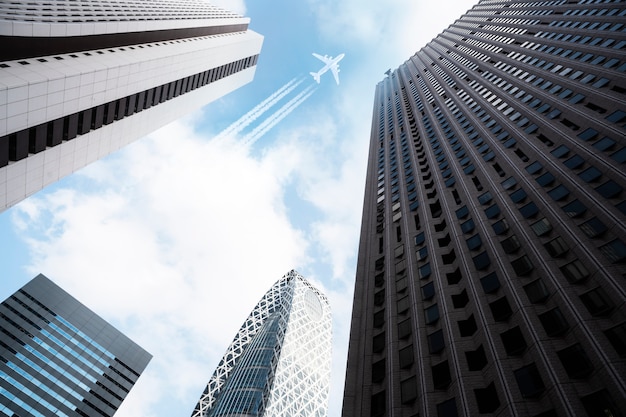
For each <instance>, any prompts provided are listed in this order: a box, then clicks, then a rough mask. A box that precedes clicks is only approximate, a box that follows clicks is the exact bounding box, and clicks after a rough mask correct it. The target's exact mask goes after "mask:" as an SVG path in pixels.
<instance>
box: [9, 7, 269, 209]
mask: <svg viewBox="0 0 626 417" xmlns="http://www.w3.org/2000/svg"><path fill="white" fill-rule="evenodd" d="M249 22H250V19H249V18H247V17H243V16H240V15H238V14H236V13H232V12H229V11H226V10H223V9H221V8H219V7H216V6H212V5H211V4H209V3H207V1H205V0H158V1H145V0H90V1H79V2H76V1H52V2H33V1H29V0H13V1H11V2H0V211H2V210H4V209H6V208H8V207H10V206H12V205H14V204H16V203H18V202H19V201H21V200H22V199H24V198H25V197H27V196H29V195H31V194H33V193H35V192H36V191H39V190H40V189H42V188H43V187H45V186H47V185H49V184H51V183H53V182H54V181H57V180H59V179H60V178H63V177H65V176H66V175H69V174H71V173H72V172H74V171H76V170H78V169H80V168H82V167H84V166H85V165H87V164H89V163H90V162H93V161H95V160H97V159H98V158H101V157H103V156H106V155H108V154H110V153H111V152H114V151H116V150H118V149H119V148H121V147H122V146H124V145H126V144H128V143H130V142H132V141H134V140H136V139H138V138H140V137H142V136H144V135H147V134H148V133H150V132H152V131H154V130H156V129H158V128H159V127H161V126H164V125H166V124H167V123H170V122H172V121H174V120H176V119H177V118H179V117H181V116H183V115H185V114H187V113H189V112H191V111H194V110H197V109H199V108H200V107H201V106H203V105H205V104H207V103H209V102H211V101H213V100H216V99H218V98H220V97H222V96H223V95H225V94H227V93H229V92H231V91H233V90H235V89H237V88H239V87H241V86H243V85H245V84H247V83H249V82H250V81H252V78H253V77H254V72H255V70H256V63H257V58H258V56H259V52H260V50H261V44H262V43H263V37H262V36H260V35H259V34H257V33H255V32H253V31H251V30H249V29H248V24H249Z"/></svg>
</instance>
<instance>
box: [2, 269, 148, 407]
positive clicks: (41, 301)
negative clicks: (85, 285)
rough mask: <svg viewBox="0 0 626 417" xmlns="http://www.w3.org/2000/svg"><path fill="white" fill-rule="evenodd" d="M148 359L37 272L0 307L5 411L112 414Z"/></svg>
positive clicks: (136, 346)
mask: <svg viewBox="0 0 626 417" xmlns="http://www.w3.org/2000/svg"><path fill="white" fill-rule="evenodd" d="M151 358H152V356H151V355H150V354H149V353H147V352H146V351H145V350H143V349H142V348H141V347H139V346H138V345H137V344H135V343H134V342H133V341H131V340H130V339H129V338H127V337H126V336H124V335H123V334H122V333H120V332H119V331H118V330H116V329H115V328H114V327H113V326H111V325H110V324H108V323H107V322H105V321H104V320H103V319H102V318H100V317H99V316H97V315H96V314H95V313H94V312H92V311H91V310H89V309H88V308H87V307H85V306H84V305H82V304H81V303H80V302H78V301H77V300H76V299H75V298H73V297H72V296H71V295H69V294H67V293H66V292H65V291H63V290H62V289H61V288H59V287H58V286H57V285H55V284H54V283H53V282H52V281H50V280H49V279H48V278H46V277H45V276H43V275H38V276H37V277H35V278H34V279H33V280H31V281H30V282H29V283H27V284H26V285H24V286H23V287H22V288H21V289H19V290H18V291H16V292H15V293H14V294H13V295H12V296H10V297H9V298H7V299H6V300H4V301H3V302H2V304H1V305H0V415H2V416H9V417H15V416H20V417H26V416H34V417H49V416H53V415H54V416H67V417H78V416H82V417H94V416H105V417H108V416H112V415H113V414H115V411H116V410H117V409H118V407H119V406H120V404H121V403H122V401H123V400H124V398H125V397H126V395H127V394H128V392H129V391H130V389H131V388H132V387H133V385H134V384H135V382H136V381H137V379H138V378H139V376H140V375H141V373H142V372H143V370H144V369H145V367H146V366H147V365H148V362H149V361H150V359H151Z"/></svg>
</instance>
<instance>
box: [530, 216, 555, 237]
mask: <svg viewBox="0 0 626 417" xmlns="http://www.w3.org/2000/svg"><path fill="white" fill-rule="evenodd" d="M530 227H531V229H533V232H535V234H536V235H537V236H543V235H545V234H547V233H550V231H551V230H552V225H551V224H550V222H549V221H548V219H546V218H545V217H544V218H543V219H541V220H538V221H536V222H535V223H533V224H531V225H530Z"/></svg>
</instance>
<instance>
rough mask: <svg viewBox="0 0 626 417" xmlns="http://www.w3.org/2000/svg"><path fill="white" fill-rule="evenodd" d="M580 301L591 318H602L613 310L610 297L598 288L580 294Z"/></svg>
mask: <svg viewBox="0 0 626 417" xmlns="http://www.w3.org/2000/svg"><path fill="white" fill-rule="evenodd" d="M580 299H581V301H582V302H583V304H584V305H585V307H587V310H589V313H591V315H592V316H604V315H607V314H609V313H610V312H611V311H612V310H613V303H612V302H611V299H610V297H609V296H608V295H607V293H606V292H605V291H604V290H603V289H602V288H600V287H597V288H595V289H593V290H591V291H588V292H586V293H584V294H582V295H581V296H580Z"/></svg>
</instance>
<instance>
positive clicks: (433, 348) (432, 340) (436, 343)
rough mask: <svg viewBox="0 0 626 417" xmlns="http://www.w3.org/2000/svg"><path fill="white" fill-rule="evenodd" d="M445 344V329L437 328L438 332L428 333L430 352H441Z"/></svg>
mask: <svg viewBox="0 0 626 417" xmlns="http://www.w3.org/2000/svg"><path fill="white" fill-rule="evenodd" d="M445 346H446V345H445V341H444V338H443V330H437V331H436V332H434V333H431V334H429V335H428V351H429V352H430V353H439V352H441V351H442V350H443V349H444V348H445Z"/></svg>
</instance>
